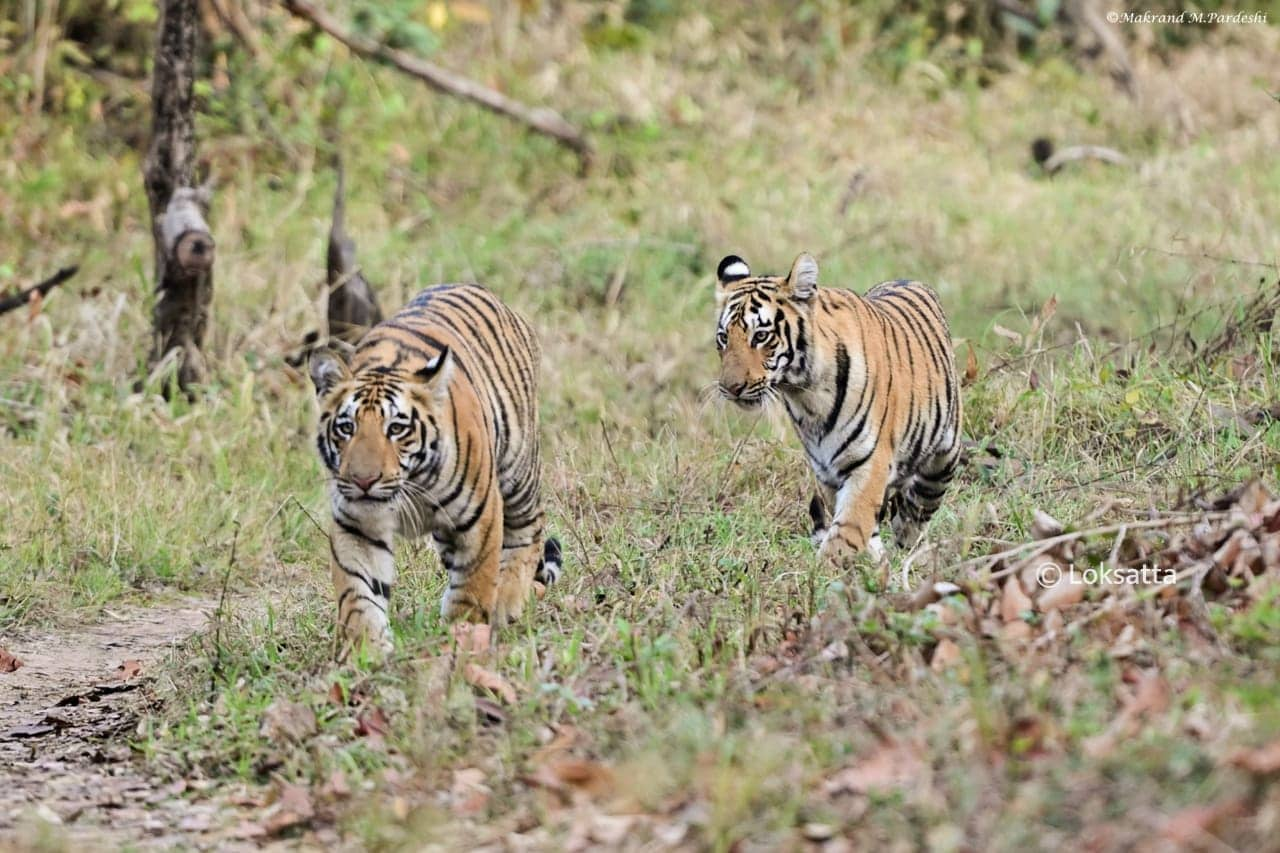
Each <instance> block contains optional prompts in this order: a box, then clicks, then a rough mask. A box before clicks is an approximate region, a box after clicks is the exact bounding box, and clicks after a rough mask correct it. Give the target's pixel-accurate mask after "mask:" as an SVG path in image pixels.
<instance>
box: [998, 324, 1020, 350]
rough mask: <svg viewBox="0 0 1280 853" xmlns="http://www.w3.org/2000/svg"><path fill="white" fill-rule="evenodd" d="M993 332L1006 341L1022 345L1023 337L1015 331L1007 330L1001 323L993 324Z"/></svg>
mask: <svg viewBox="0 0 1280 853" xmlns="http://www.w3.org/2000/svg"><path fill="white" fill-rule="evenodd" d="M991 331H993V332H995V333H996V334H997V335H999V336H1000V337H1002V338H1004V339H1006V340H1010V341H1013V342H1014V343H1015V344H1019V345H1020V344H1021V343H1022V335H1020V334H1018V333H1017V332H1015V331H1014V330H1013V329H1006V328H1005V327H1004V326H1001V325H1000V324H999V323H992V324H991Z"/></svg>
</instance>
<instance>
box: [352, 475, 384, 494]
mask: <svg viewBox="0 0 1280 853" xmlns="http://www.w3.org/2000/svg"><path fill="white" fill-rule="evenodd" d="M351 482H353V483H355V484H356V485H357V486H359V487H360V490H361V491H363V492H364V493H365V494H368V493H369V490H370V489H372V488H373V485H374V483H376V482H378V477H377V475H374V476H372V477H352V478H351Z"/></svg>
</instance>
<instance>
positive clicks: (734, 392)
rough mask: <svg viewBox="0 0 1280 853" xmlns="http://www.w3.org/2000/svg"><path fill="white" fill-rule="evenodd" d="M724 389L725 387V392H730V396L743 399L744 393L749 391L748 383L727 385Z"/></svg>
mask: <svg viewBox="0 0 1280 853" xmlns="http://www.w3.org/2000/svg"><path fill="white" fill-rule="evenodd" d="M723 387H724V390H726V391H728V392H729V394H730V396H733V397H741V396H742V392H743V391H745V390H747V383H746V382H745V381H743V382H734V383H731V384H729V385H725V386H723Z"/></svg>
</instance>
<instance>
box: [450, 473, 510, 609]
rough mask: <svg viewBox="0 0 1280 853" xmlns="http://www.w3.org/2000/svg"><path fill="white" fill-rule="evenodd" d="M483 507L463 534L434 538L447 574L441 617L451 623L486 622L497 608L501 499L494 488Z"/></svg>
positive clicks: (499, 572)
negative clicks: (447, 583)
mask: <svg viewBox="0 0 1280 853" xmlns="http://www.w3.org/2000/svg"><path fill="white" fill-rule="evenodd" d="M485 495H486V497H485V501H484V503H483V504H482V505H481V506H480V507H478V508H477V509H475V510H474V512H475V515H474V517H473V519H472V520H471V523H470V524H469V525H468V526H467V529H466V530H465V531H449V532H448V533H446V535H445V536H443V537H436V540H435V541H436V550H437V551H438V552H439V554H440V560H441V562H443V563H444V567H445V569H446V570H447V571H448V573H449V587H448V589H446V590H445V593H444V599H443V600H442V601H441V602H440V613H441V615H442V616H444V618H445V619H447V620H449V621H450V622H455V621H458V620H464V619H465V620H467V621H470V622H487V621H490V620H491V618H492V617H493V614H494V611H495V609H496V607H497V599H498V588H499V586H500V585H501V580H502V543H503V540H504V537H505V535H506V534H505V531H504V529H503V523H502V498H501V497H499V496H498V490H497V488H496V487H490V488H489V489H487V490H486V491H485Z"/></svg>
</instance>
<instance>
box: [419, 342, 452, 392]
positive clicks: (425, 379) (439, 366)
mask: <svg viewBox="0 0 1280 853" xmlns="http://www.w3.org/2000/svg"><path fill="white" fill-rule="evenodd" d="M414 376H416V377H417V378H418V381H420V382H421V383H422V384H423V385H429V386H430V387H431V390H432V391H433V392H434V393H435V395H436V396H437V397H443V396H444V395H445V393H446V392H447V391H448V390H449V378H450V377H451V376H453V354H452V353H451V352H450V350H449V348H448V347H445V348H444V349H442V350H440V352H438V353H436V355H435V357H434V358H431V359H428V360H427V363H426V364H425V365H424V366H423V367H422V369H421V370H418V371H416V372H415V373H414Z"/></svg>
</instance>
